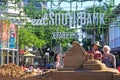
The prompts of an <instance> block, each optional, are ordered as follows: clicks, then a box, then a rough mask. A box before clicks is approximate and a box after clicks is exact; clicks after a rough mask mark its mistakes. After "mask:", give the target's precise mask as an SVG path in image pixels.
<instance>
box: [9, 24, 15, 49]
mask: <svg viewBox="0 0 120 80" xmlns="http://www.w3.org/2000/svg"><path fill="white" fill-rule="evenodd" d="M16 35H17V29H16V25H15V24H10V36H9V48H15V45H16Z"/></svg>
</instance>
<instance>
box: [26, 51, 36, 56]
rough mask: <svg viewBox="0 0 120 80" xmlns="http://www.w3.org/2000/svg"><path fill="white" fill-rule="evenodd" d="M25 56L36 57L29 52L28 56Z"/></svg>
mask: <svg viewBox="0 0 120 80" xmlns="http://www.w3.org/2000/svg"><path fill="white" fill-rule="evenodd" d="M24 56H25V57H35V55H34V54H32V53H30V52H28V54H25V55H24Z"/></svg>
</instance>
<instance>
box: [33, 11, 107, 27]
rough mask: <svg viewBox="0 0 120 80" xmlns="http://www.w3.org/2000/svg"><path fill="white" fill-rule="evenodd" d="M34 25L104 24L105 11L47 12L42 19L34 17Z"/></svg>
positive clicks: (70, 25)
mask: <svg viewBox="0 0 120 80" xmlns="http://www.w3.org/2000/svg"><path fill="white" fill-rule="evenodd" d="M31 23H32V25H63V26H66V25H67V26H69V27H74V26H76V25H77V26H83V25H104V24H105V22H104V13H86V12H72V13H70V12H67V13H54V12H50V13H46V14H45V15H44V16H43V17H42V18H40V19H32V21H31Z"/></svg>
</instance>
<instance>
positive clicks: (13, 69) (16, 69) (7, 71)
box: [0, 63, 36, 78]
mask: <svg viewBox="0 0 120 80" xmlns="http://www.w3.org/2000/svg"><path fill="white" fill-rule="evenodd" d="M0 73H1V74H2V75H3V76H12V77H14V78H28V77H31V76H35V75H36V73H35V72H34V71H33V72H29V73H26V72H24V70H23V69H22V68H21V67H20V66H18V65H15V64H12V63H10V64H4V65H3V66H1V67H0Z"/></svg>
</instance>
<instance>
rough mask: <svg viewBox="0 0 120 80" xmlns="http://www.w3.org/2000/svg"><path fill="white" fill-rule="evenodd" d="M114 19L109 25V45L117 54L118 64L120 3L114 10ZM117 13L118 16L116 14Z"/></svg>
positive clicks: (119, 52)
mask: <svg viewBox="0 0 120 80" xmlns="http://www.w3.org/2000/svg"><path fill="white" fill-rule="evenodd" d="M113 12H114V13H113V16H112V17H114V20H113V21H112V22H111V23H110V26H109V46H110V48H111V53H113V54H114V55H115V56H116V59H117V66H119V65H120V4H119V5H118V6H117V7H116V8H115V10H114V11H113ZM115 15H117V16H115Z"/></svg>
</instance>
